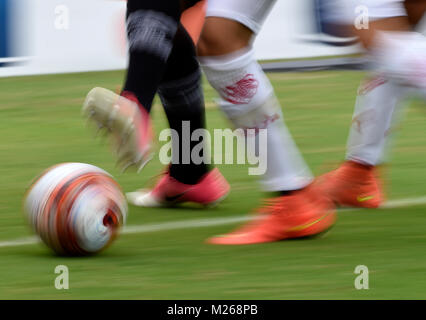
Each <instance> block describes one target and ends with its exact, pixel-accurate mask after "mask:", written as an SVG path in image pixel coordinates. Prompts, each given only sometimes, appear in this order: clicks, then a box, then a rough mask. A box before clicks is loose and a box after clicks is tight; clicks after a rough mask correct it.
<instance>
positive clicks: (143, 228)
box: [0, 196, 426, 248]
mask: <svg viewBox="0 0 426 320" xmlns="http://www.w3.org/2000/svg"><path fill="white" fill-rule="evenodd" d="M424 204H426V196H424V197H418V198H405V199H399V200H390V201H388V202H386V203H385V204H384V205H382V206H381V207H380V209H393V208H403V207H410V206H416V205H424ZM354 210H359V208H344V209H339V212H348V211H354ZM252 218H253V217H252V216H250V215H244V216H241V215H240V216H231V217H224V218H205V219H193V220H182V221H173V222H162V223H150V224H144V225H139V226H127V227H124V228H123V231H122V234H138V233H147V232H159V231H167V230H180V229H191V228H202V227H212V226H219V225H226V224H232V223H237V222H244V221H248V220H250V219H252ZM38 242H39V240H38V238H37V237H26V238H20V239H15V240H10V241H4V242H0V248H5V247H17V246H24V245H31V244H35V243H38Z"/></svg>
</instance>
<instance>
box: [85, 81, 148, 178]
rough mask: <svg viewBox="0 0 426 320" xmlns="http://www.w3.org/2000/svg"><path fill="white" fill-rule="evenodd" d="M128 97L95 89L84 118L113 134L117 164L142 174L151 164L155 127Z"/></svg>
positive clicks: (146, 114) (92, 91)
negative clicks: (134, 168) (145, 167)
mask: <svg viewBox="0 0 426 320" xmlns="http://www.w3.org/2000/svg"><path fill="white" fill-rule="evenodd" d="M135 101H137V100H136V99H133V96H131V95H130V94H129V93H124V95H123V96H120V95H118V94H116V93H114V92H112V91H110V90H107V89H104V88H94V89H92V90H91V91H90V92H89V94H88V95H87V97H86V100H85V101H84V105H83V114H84V115H85V116H86V117H87V118H88V119H89V120H90V121H93V122H94V123H95V124H96V126H97V128H98V130H102V129H106V130H107V132H109V133H111V134H112V138H113V145H114V147H115V149H116V150H115V152H116V153H117V157H118V161H117V164H118V165H119V166H120V167H121V168H122V170H123V171H124V170H126V169H127V168H128V167H131V166H135V167H136V169H137V170H138V171H140V170H141V169H142V168H143V167H144V166H145V164H146V163H147V162H148V161H149V160H151V158H152V154H151V145H152V126H151V120H150V117H149V114H148V113H147V112H146V111H145V110H144V109H143V108H139V106H138V104H137V102H135Z"/></svg>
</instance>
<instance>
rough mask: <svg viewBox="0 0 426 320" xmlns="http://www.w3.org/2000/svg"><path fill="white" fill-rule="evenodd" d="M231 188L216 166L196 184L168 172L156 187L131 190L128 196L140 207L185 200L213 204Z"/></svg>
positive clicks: (220, 199)
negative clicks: (183, 180) (180, 180)
mask: <svg viewBox="0 0 426 320" xmlns="http://www.w3.org/2000/svg"><path fill="white" fill-rule="evenodd" d="M229 190H230V186H229V184H228V182H227V181H226V179H225V178H224V177H223V176H222V174H221V173H220V171H219V170H218V169H217V168H215V169H213V170H212V171H210V172H209V173H207V174H206V175H204V176H203V177H202V178H201V179H200V181H199V182H198V183H197V184H194V185H189V184H184V183H181V182H179V181H177V180H176V179H174V178H172V177H171V176H170V174H169V172H167V173H166V174H165V175H164V176H163V177H162V178H161V179H160V180H159V181H158V183H157V185H156V186H155V187H154V189H152V190H138V191H135V192H129V193H127V195H126V196H127V200H128V201H129V203H131V204H133V205H135V206H139V207H167V206H173V205H176V204H178V203H184V202H194V203H199V204H201V205H205V206H211V205H215V204H217V203H219V202H220V201H222V200H223V199H224V198H225V197H226V196H227V194H228V193H229Z"/></svg>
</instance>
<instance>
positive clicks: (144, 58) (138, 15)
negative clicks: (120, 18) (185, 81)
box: [123, 0, 181, 112]
mask: <svg viewBox="0 0 426 320" xmlns="http://www.w3.org/2000/svg"><path fill="white" fill-rule="evenodd" d="M180 15H181V12H180V5H179V1H170V0H156V1H140V0H129V1H128V3H127V35H128V41H129V65H128V69H127V75H126V81H125V85H124V88H123V91H127V92H129V93H131V94H133V95H135V96H136V98H137V99H138V100H139V102H140V104H141V105H142V106H143V108H145V109H146V110H147V111H148V112H149V111H150V109H151V105H152V101H153V99H154V96H155V94H156V92H157V90H158V86H159V85H160V82H161V81H162V79H163V77H164V73H165V72H166V68H167V60H168V58H169V56H170V53H171V51H172V47H173V39H174V37H175V34H176V31H177V28H178V25H179V19H180Z"/></svg>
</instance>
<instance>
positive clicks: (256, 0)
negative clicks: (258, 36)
mask: <svg viewBox="0 0 426 320" xmlns="http://www.w3.org/2000/svg"><path fill="white" fill-rule="evenodd" d="M285 1H287V0H285ZM275 2H276V0H207V12H206V17H221V18H227V19H230V20H235V21H238V22H239V23H241V24H243V25H245V26H246V27H247V28H249V29H250V30H252V31H253V32H254V33H258V32H259V31H260V29H261V28H262V24H263V22H264V21H265V19H266V17H267V16H268V14H269V12H270V11H271V9H272V7H273V6H274V4H275Z"/></svg>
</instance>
